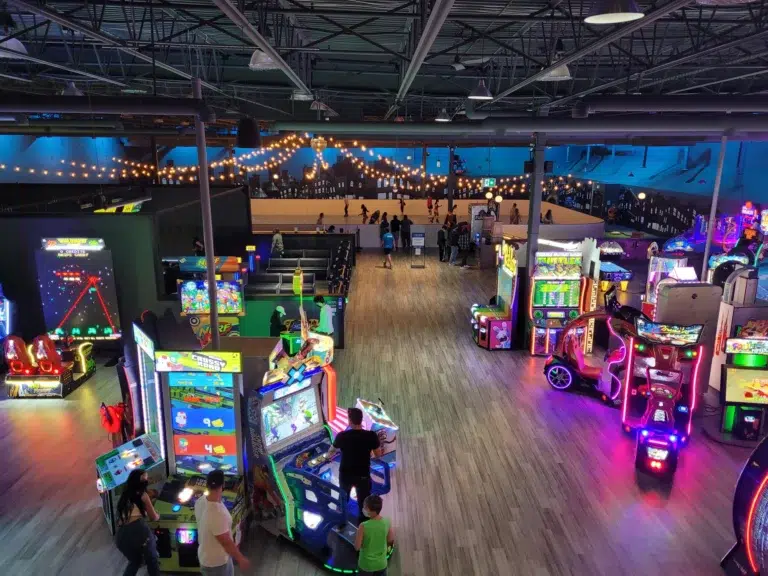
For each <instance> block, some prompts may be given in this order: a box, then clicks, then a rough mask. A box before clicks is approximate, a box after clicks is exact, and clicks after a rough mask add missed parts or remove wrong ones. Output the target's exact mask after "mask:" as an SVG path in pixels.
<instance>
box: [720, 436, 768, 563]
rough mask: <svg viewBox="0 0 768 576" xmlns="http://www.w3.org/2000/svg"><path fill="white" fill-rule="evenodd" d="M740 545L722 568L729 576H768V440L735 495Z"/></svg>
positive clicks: (735, 528)
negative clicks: (767, 575) (761, 575)
mask: <svg viewBox="0 0 768 576" xmlns="http://www.w3.org/2000/svg"><path fill="white" fill-rule="evenodd" d="M732 515H733V531H734V534H735V536H736V543H735V544H734V545H733V547H731V549H730V550H729V551H728V553H727V554H726V555H725V557H724V558H723V559H722V560H721V562H720V566H721V567H722V568H723V571H724V572H725V573H726V574H727V575H728V576H759V575H760V574H763V575H765V574H768V439H763V441H762V442H760V444H758V446H757V448H755V450H754V452H752V455H751V456H750V457H749V460H748V461H747V463H746V464H745V465H744V469H743V470H742V471H741V475H740V476H739V480H738V482H737V483H736V490H735V491H734V494H733V511H732Z"/></svg>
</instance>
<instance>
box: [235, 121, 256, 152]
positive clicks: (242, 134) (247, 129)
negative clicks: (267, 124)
mask: <svg viewBox="0 0 768 576" xmlns="http://www.w3.org/2000/svg"><path fill="white" fill-rule="evenodd" d="M235 146H237V147H238V148H259V147H261V134H260V132H259V123H258V122H257V121H256V120H254V119H253V118H243V119H241V120H240V122H238V123H237V138H236V139H235Z"/></svg>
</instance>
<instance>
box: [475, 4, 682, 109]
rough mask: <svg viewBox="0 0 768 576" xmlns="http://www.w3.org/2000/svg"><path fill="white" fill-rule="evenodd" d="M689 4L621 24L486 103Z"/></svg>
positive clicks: (678, 5)
mask: <svg viewBox="0 0 768 576" xmlns="http://www.w3.org/2000/svg"><path fill="white" fill-rule="evenodd" d="M687 4H690V0H672V1H671V2H668V3H667V4H665V5H664V6H662V7H661V8H657V9H656V10H653V11H652V12H650V13H649V14H647V15H646V16H645V18H642V19H640V20H636V21H634V22H631V23H629V24H627V25H626V26H621V27H620V28H618V29H617V30H614V31H613V32H611V33H610V34H606V35H605V36H603V37H602V38H600V39H599V40H596V41H595V42H592V43H591V44H588V45H587V46H585V47H584V48H581V49H580V50H576V51H575V52H573V53H571V54H568V55H567V56H565V57H563V58H561V59H560V60H557V61H556V62H552V64H550V65H549V66H547V67H546V68H542V69H541V70H540V71H539V72H537V73H536V74H533V75H532V76H529V77H528V78H526V79H524V80H521V81H520V82H518V83H517V84H513V85H512V86H510V87H509V88H507V89H506V90H504V91H503V92H501V93H500V94H499V95H498V96H496V97H495V98H494V99H493V100H490V101H488V102H487V103H486V104H494V103H496V102H498V101H499V100H502V99H503V98H504V97H505V96H508V95H509V94H512V93H513V92H517V91H518V90H520V89H521V88H524V87H525V86H528V85H529V84H532V83H534V82H536V81H537V80H539V79H541V78H542V77H544V76H546V75H547V74H549V73H550V72H551V71H552V70H554V69H555V68H558V67H559V66H567V65H568V64H570V63H572V62H575V61H576V60H579V59H580V58H583V57H584V56H587V55H589V54H592V53H593V52H596V51H597V50H599V49H600V48H602V47H603V46H607V45H608V44H612V43H613V42H616V41H617V40H619V39H621V38H623V37H624V36H627V35H628V34H632V32H634V31H636V30H639V29H640V28H643V27H644V26H647V25H648V24H652V23H653V22H656V21H657V20H659V19H660V18H662V17H664V16H666V15H667V14H669V13H670V12H674V11H675V10H678V9H680V8H682V7H683V6H685V5H687ZM625 80H626V79H625V78H622V82H623V81H625ZM484 105H485V104H484Z"/></svg>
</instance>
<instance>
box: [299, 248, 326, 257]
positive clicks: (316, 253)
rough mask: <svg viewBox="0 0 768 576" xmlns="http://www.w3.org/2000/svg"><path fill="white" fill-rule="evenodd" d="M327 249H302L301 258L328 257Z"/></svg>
mask: <svg viewBox="0 0 768 576" xmlns="http://www.w3.org/2000/svg"><path fill="white" fill-rule="evenodd" d="M328 256H329V252H328V250H304V254H303V255H302V258H325V259H328Z"/></svg>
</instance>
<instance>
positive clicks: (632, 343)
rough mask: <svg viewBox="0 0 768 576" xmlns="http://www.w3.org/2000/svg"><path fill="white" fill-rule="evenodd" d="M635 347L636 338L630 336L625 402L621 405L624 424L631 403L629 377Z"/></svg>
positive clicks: (631, 370)
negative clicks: (628, 405)
mask: <svg viewBox="0 0 768 576" xmlns="http://www.w3.org/2000/svg"><path fill="white" fill-rule="evenodd" d="M634 349H635V339H634V338H632V337H631V336H630V338H629V358H628V359H627V369H626V378H625V382H624V402H623V403H622V405H621V423H622V424H624V423H626V421H627V404H628V403H629V379H630V378H631V376H632V372H634V370H633V368H632V352H633V351H634Z"/></svg>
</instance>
